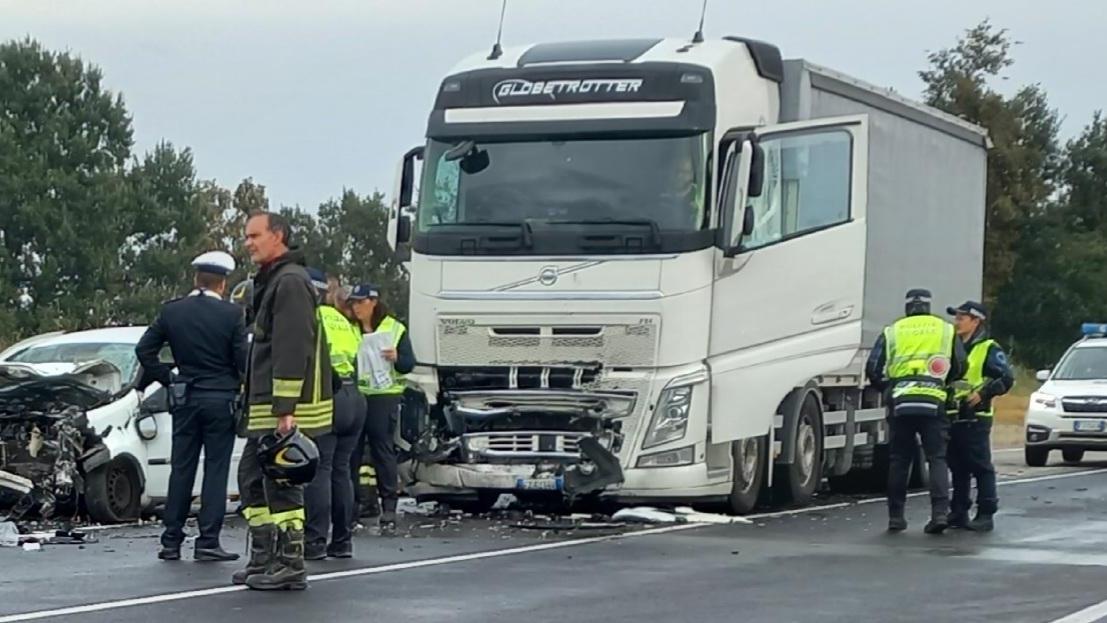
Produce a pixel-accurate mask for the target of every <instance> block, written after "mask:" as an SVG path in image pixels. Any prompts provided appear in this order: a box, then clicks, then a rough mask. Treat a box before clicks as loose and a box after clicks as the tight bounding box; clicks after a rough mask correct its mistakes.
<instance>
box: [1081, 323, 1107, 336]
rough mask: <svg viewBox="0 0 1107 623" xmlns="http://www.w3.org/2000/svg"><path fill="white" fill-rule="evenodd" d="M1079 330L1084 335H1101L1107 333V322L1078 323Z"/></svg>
mask: <svg viewBox="0 0 1107 623" xmlns="http://www.w3.org/2000/svg"><path fill="white" fill-rule="evenodd" d="M1080 331H1081V333H1083V334H1084V337H1103V336H1105V335H1107V324H1097V323H1094V322H1085V323H1084V324H1082V325H1080Z"/></svg>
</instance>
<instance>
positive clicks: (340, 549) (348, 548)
mask: <svg viewBox="0 0 1107 623" xmlns="http://www.w3.org/2000/svg"><path fill="white" fill-rule="evenodd" d="M327 557H328V558H353V557H354V544H353V543H351V542H350V541H344V542H342V543H331V544H330V546H329V547H327Z"/></svg>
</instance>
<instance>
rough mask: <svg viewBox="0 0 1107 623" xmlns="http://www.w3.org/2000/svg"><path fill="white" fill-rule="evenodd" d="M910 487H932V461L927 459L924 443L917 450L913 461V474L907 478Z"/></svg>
mask: <svg viewBox="0 0 1107 623" xmlns="http://www.w3.org/2000/svg"><path fill="white" fill-rule="evenodd" d="M907 487H908V488H909V489H928V488H930V463H928V462H927V461H926V452H925V451H924V450H923V448H922V445H921V444H920V445H919V447H918V448H917V449H916V450H915V460H914V461H912V462H911V476H910V477H909V478H908V480H907Z"/></svg>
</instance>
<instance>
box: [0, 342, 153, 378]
mask: <svg viewBox="0 0 1107 623" xmlns="http://www.w3.org/2000/svg"><path fill="white" fill-rule="evenodd" d="M99 359H102V360H104V361H107V362H108V363H110V364H112V365H114V366H115V367H117V368H119V371H120V372H121V373H122V375H123V384H124V385H127V384H129V383H131V382H133V381H134V380H135V375H136V374H137V372H138V357H136V356H135V345H134V344H127V343H120V342H89V343H70V344H41V345H36V346H31V347H30V348H28V349H27V350H24V351H21V352H19V353H17V354H15V355H13V356H11V357H10V358H9V361H14V362H18V363H72V364H81V363H88V362H91V361H96V360H99Z"/></svg>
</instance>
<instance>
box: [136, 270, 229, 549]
mask: <svg viewBox="0 0 1107 623" xmlns="http://www.w3.org/2000/svg"><path fill="white" fill-rule="evenodd" d="M166 343H168V344H169V347H170V348H171V349H172V351H173V359H174V361H175V362H176V365H177V369H178V374H177V376H176V377H175V378H174V377H173V376H172V374H171V368H170V366H168V365H166V364H164V363H162V362H161V361H159V359H158V352H159V351H160V350H161V348H162V346H163V345H164V344H166ZM135 353H136V354H137V355H138V360H139V362H140V363H141V364H142V367H143V369H144V374H143V379H142V381H141V382H140V383H139V389H144V388H145V387H146V386H148V385H149V384H150V383H151V382H153V381H158V382H159V383H161V384H162V386H163V387H165V388H166V389H167V391H168V392H169V393H170V395H171V396H174V395H176V392H175V391H174V388H175V387H178V388H179V387H181V385H183V386H184V387H186V388H187V389H186V392H185V393H184V395H183V399H182V400H179V401H176V400H175V401H172V402H171V403H170V404H171V408H170V410H171V412H172V414H173V453H172V468H173V469H172V474H171V476H170V478H169V498H168V500H167V502H166V508H165V519H164V524H165V532H164V533H163V534H162V539H161V541H162V546H163V547H165V548H180V545H181V542H182V541H184V524H185V520H186V519H187V517H188V511H189V507H190V506H191V503H190V502H191V499H192V487H193V483H194V482H195V480H196V467H197V465H198V464H199V460H200V451H201V449H203V452H204V484H203V489H202V494H201V507H200V516H199V524H200V537H199V539H197V541H196V549H197V550H201V549H203V550H208V549H216V548H219V533H220V531H221V530H222V527H223V516H224V514H226V504H227V475H228V472H229V470H230V464H231V452H232V451H233V449H234V441H235V426H234V425H235V415H234V409H235V397H236V395H237V393H238V392H239V390H240V388H241V385H242V379H243V378H244V377H243V375H244V374H245V370H246V358H247V342H246V327H245V319H244V317H243V314H242V309H241V308H240V307H238V306H237V305H234V304H233V303H229V302H227V301H224V300H222V299H221V298H220V297H219V296H218V295H216V294H214V293H211V292H207V291H201V290H194V291H193V292H192V293H191V294H189V295H188V296H186V297H183V298H180V299H175V300H172V301H170V302H168V303H166V305H165V306H164V307H163V308H162V310H161V313H160V314H159V315H158V317H157V319H156V320H154V322H153V324H151V325H150V327H149V328H148V329H147V330H146V333H145V334H144V335H143V336H142V339H141V340H139V342H138V346H137V347H136V348H135Z"/></svg>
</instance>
